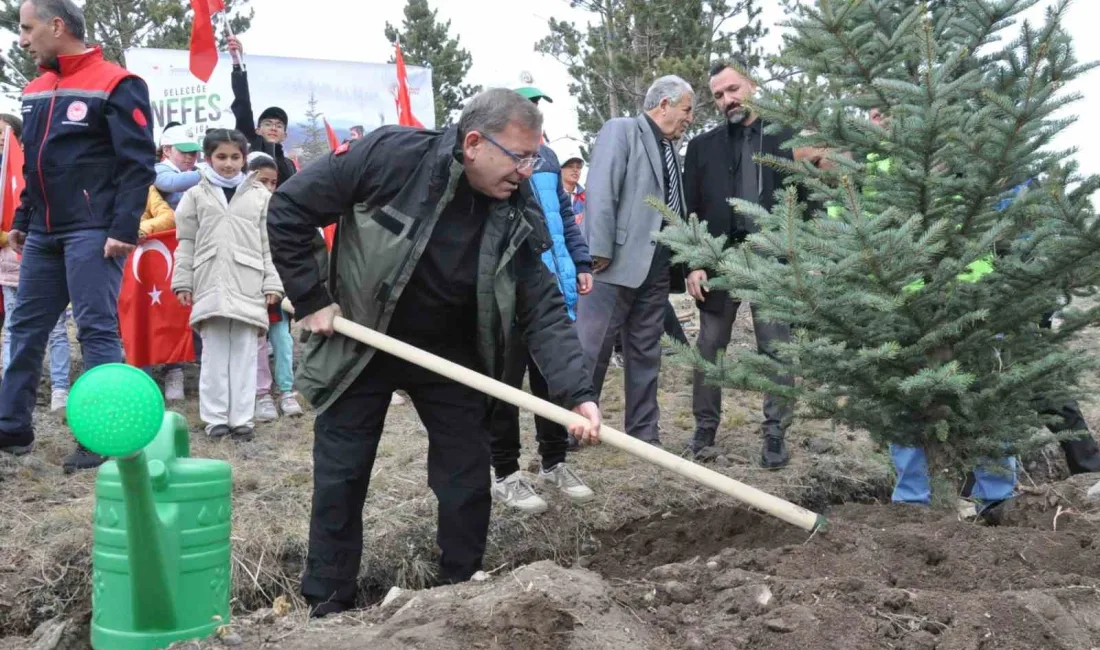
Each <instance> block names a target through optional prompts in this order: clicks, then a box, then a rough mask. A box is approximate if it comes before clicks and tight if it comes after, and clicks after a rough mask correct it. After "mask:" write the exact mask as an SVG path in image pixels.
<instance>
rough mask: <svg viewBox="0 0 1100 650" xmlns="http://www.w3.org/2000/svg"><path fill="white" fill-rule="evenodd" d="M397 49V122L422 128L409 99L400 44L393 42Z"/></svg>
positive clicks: (407, 79) (406, 76)
mask: <svg viewBox="0 0 1100 650" xmlns="http://www.w3.org/2000/svg"><path fill="white" fill-rule="evenodd" d="M393 46H394V48H396V50H397V57H396V58H397V99H396V101H397V123H398V124H400V125H401V126H415V127H416V128H418V129H422V128H424V125H423V124H421V123H420V120H418V119H416V116H415V115H413V112H412V100H411V99H409V75H408V73H406V72H405V57H404V56H402V54H401V44H400V43H394V44H393Z"/></svg>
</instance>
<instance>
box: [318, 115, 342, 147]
mask: <svg viewBox="0 0 1100 650" xmlns="http://www.w3.org/2000/svg"><path fill="white" fill-rule="evenodd" d="M321 120H322V121H323V122H324V123H325V134H326V135H327V136H328V150H329V151H336V149H337V148H338V147H339V146H340V140H339V138H337V137H336V131H333V130H332V125H331V124H329V123H328V120H326V119H325V118H321Z"/></svg>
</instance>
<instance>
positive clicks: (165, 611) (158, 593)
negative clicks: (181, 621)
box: [118, 420, 177, 630]
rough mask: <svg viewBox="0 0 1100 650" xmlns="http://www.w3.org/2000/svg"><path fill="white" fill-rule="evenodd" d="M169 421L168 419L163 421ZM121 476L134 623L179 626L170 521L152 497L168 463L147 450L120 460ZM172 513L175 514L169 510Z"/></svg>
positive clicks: (148, 627) (153, 627)
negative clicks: (158, 508) (135, 595)
mask: <svg viewBox="0 0 1100 650" xmlns="http://www.w3.org/2000/svg"><path fill="white" fill-rule="evenodd" d="M168 424H169V422H168V421H167V420H166V421H165V425H168ZM118 473H119V478H120V479H121V480H122V487H123V492H124V495H125V496H124V503H125V508H126V520H127V522H129V525H128V526H127V529H126V537H127V540H128V541H129V548H130V584H131V590H132V591H131V593H134V594H139V595H140V597H139V598H135V599H134V601H133V616H134V627H135V628H136V629H139V630H172V629H175V628H176V626H177V621H176V616H175V612H176V603H175V602H174V600H175V599H174V594H175V590H174V589H173V588H172V583H173V580H172V579H171V571H170V567H169V559H170V558H171V557H172V555H173V554H172V553H171V552H170V549H169V548H168V546H169V539H168V535H167V531H169V530H171V529H172V525H171V524H172V522H166V521H165V520H164V519H162V516H161V513H159V512H158V511H157V504H156V501H155V500H154V498H153V490H154V486H155V485H157V484H158V483H160V484H163V483H164V482H165V481H166V480H167V468H166V466H165V464H164V462H163V461H161V460H159V459H152V460H150V459H149V458H148V457H147V456H146V453H145V452H144V451H139V452H138V453H136V454H134V455H132V456H130V457H127V458H120V459H118ZM170 516H171V515H170Z"/></svg>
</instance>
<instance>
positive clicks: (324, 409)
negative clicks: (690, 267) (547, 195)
mask: <svg viewBox="0 0 1100 650" xmlns="http://www.w3.org/2000/svg"><path fill="white" fill-rule="evenodd" d="M541 133H542V115H541V114H540V113H539V111H538V109H537V108H536V107H535V105H534V104H532V103H531V102H529V101H528V100H526V99H524V98H523V97H521V96H520V95H518V94H517V93H514V92H512V91H510V90H503V89H495V90H489V91H486V92H484V93H481V94H480V95H478V96H477V97H475V98H474V99H472V100H471V101H470V102H469V104H467V106H466V108H465V110H464V111H463V112H462V117H461V118H460V119H459V123H458V126H457V127H452V128H450V129H447V130H446V131H443V132H442V133H441V132H438V131H427V130H423V129H412V128H407V127H398V126H385V127H382V128H379V129H376V130H374V131H372V132H371V133H370V134H369V135H368V136H367V137H366V138H363V139H362V140H359V141H356V142H354V143H352V144H351V145H343V146H341V147H340V148H338V149H337V150H336V151H335V152H333V153H332V154H331V155H329V156H328V157H327V158H322V159H320V160H318V161H315V162H314V163H313V164H311V165H310V166H309V167H307V168H306V169H305V170H303V171H302V172H301V173H300V174H298V175H296V176H294V177H293V178H292V179H290V181H288V182H287V183H286V184H285V185H284V186H283V187H281V188H280V189H279V190H278V191H276V193H275V195H274V196H273V197H272V199H271V205H270V207H269V210H268V222H267V223H268V233H269V236H270V241H271V254H272V258H273V259H274V261H275V266H276V267H277V268H278V270H279V275H280V277H281V278H282V280H283V285H284V287H285V288H286V292H287V296H288V297H289V298H290V300H291V301H292V302H293V303H294V306H295V311H296V315H297V317H298V318H299V319H300V320H301V321H302V325H303V326H304V327H305V328H307V329H309V330H310V331H312V332H313V333H312V334H311V336H310V338H309V340H308V341H307V344H306V350H305V354H304V355H303V359H302V361H301V363H300V364H299V369H298V378H297V379H298V385H299V388H300V389H301V391H302V393H303V394H304V395H305V396H306V397H307V398H308V399H309V400H310V402H311V403H312V404H313V406H314V407H315V408H316V409H317V410H318V411H319V414H318V416H317V420H316V423H315V428H314V431H315V438H314V448H313V461H314V470H313V475H314V484H313V515H312V519H311V521H310V535H309V540H310V543H309V555H308V558H307V560H306V568H305V576H304V577H303V580H302V592H303V594H304V595H305V596H306V599H307V600H308V601H309V602H310V605H311V608H312V612H313V615H314V616H324V615H326V614H330V613H333V612H339V611H343V610H345V609H347V608H349V607H351V606H353V604H354V601H355V596H356V591H357V589H356V578H357V577H358V574H359V564H360V560H361V554H362V549H363V517H362V509H363V504H364V501H365V499H366V496H367V487H368V484H369V481H370V476H371V468H372V466H373V464H374V457H375V453H376V452H377V449H378V441H379V438H380V436H381V434H382V425H383V421H384V420H385V417H386V410H387V408H388V407H389V404H390V396H391V394H392V393H393V391H395V390H397V389H403V390H405V391H406V392H408V394H409V396H410V397H411V398H412V401H413V404H414V405H415V406H416V409H417V413H418V414H419V415H420V418H421V420H423V422H424V424H425V426H426V427H427V429H428V438H429V448H428V484H429V485H430V486H431V488H432V490H433V491H434V492H435V494H436V497H437V498H438V499H439V530H438V536H437V541H438V544H439V548H440V550H441V551H442V555H441V557H440V579H441V581H443V582H459V581H462V580H468V579H469V578H470V577H471V576H472V575H473V574H474V573H475V572H477V571H478V570H479V569H480V568H481V561H482V556H483V554H484V552H485V539H486V535H487V533H488V527H489V512H490V509H491V505H492V500H491V497H490V492H489V459H490V455H489V433H488V427H487V425H488V423H487V416H486V414H487V408H488V404H487V400H486V399H485V397H484V395H482V394H481V393H479V392H478V391H476V390H474V389H472V388H468V387H466V386H464V385H461V384H458V383H456V382H453V381H450V380H447V379H444V378H443V377H441V376H439V375H436V374H434V373H432V372H430V371H428V370H425V369H423V368H421V367H419V366H417V365H414V364H411V363H408V362H405V361H402V360H400V359H397V358H395V357H392V356H389V355H387V354H384V353H380V352H378V351H376V350H374V349H372V348H369V347H368V346H366V345H363V344H361V343H358V342H356V341H353V340H351V339H348V338H345V337H342V336H334V335H333V323H334V320H335V318H336V316H338V315H346V316H347V317H348V318H349V319H351V320H353V321H355V322H358V323H361V324H363V325H366V326H367V327H371V328H373V329H375V330H378V331H381V332H385V333H388V334H389V335H391V336H394V337H396V338H399V339H401V340H403V341H405V342H407V343H410V344H412V345H415V346H418V347H420V348H423V349H425V350H428V351H429V352H432V353H434V354H437V355H439V356H442V357H444V358H447V359H449V360H451V361H454V362H456V363H459V364H462V365H465V366H467V367H469V368H473V369H475V370H478V371H480V372H483V373H485V374H488V375H490V376H492V377H496V378H500V377H501V376H503V372H504V365H505V364H504V361H505V359H508V358H509V353H510V349H511V346H513V345H517V344H519V343H520V340H521V337H520V334H522V336H523V337H524V338H525V339H526V342H527V346H528V349H529V350H530V353H531V356H532V357H533V358H534V360H535V362H536V363H537V364H538V366H539V369H540V370H541V371H542V374H543V376H544V377H545V378H546V382H547V384H548V386H549V396H550V399H551V401H553V402H555V403H558V404H562V405H564V406H565V407H567V408H572V409H573V410H574V411H575V412H577V413H579V414H581V415H583V416H585V418H586V419H587V422H586V423H585V424H583V425H573V426H571V427H570V433H572V434H573V435H574V436H575V437H577V438H580V439H582V441H587V442H596V441H598V436H599V424H600V413H599V409H598V408H597V406H596V404H595V399H596V397H595V392H594V391H593V390H592V386H591V382H590V380H589V378H588V373H587V371H586V370H585V366H584V359H583V355H582V353H581V348H580V343H579V341H578V340H577V335H576V333H575V330H574V328H573V326H572V323H571V322H570V321H569V317H568V315H567V314H566V311H565V303H564V301H563V299H562V295H561V291H560V290H559V289H558V285H557V281H556V280H555V278H554V276H553V275H552V274H551V273H550V271H549V270H548V269H547V268H546V265H545V264H543V262H542V259H541V255H542V253H543V252H545V251H547V250H548V249H549V247H550V234H549V232H548V231H547V229H546V223H545V218H544V217H543V215H542V213H541V211H540V209H539V203H538V201H537V199H536V198H535V197H534V196H533V194H532V190H531V187H530V184H529V183H528V180H529V179H530V177H531V173H532V171H533V170H534V169H535V167H536V166H537V165H538V163H539V160H538V155H537V154H538V151H539V139H540V135H541ZM337 221H340V223H341V225H340V226H339V227H338V228H337V229H336V232H337V235H336V242H335V245H334V247H333V252H332V256H331V261H330V273H329V281H328V282H327V283H325V282H323V281H322V273H321V269H320V268H319V267H318V264H317V261H316V258H315V257H314V256H313V254H312V252H311V250H310V241H311V240H312V233H313V232H315V229H316V228H320V227H324V226H327V225H329V224H331V223H335V222H337ZM513 323H515V327H513Z"/></svg>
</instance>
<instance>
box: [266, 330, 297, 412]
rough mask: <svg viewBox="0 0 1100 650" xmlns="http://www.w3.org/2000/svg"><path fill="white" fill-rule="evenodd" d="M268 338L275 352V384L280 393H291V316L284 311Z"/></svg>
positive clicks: (292, 361) (292, 374) (292, 380)
mask: <svg viewBox="0 0 1100 650" xmlns="http://www.w3.org/2000/svg"><path fill="white" fill-rule="evenodd" d="M267 338H268V341H270V342H271V349H272V351H273V352H274V353H275V372H274V377H273V378H274V379H275V385H276V386H277V387H278V388H279V392H280V393H289V392H291V391H293V390H294V338H293V337H291V335H290V317H289V316H287V315H286V314H285V313H284V314H283V319H282V320H281V321H278V322H277V323H272V324H271V327H270V329H268V331H267Z"/></svg>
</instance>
